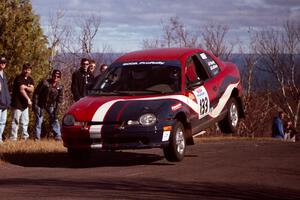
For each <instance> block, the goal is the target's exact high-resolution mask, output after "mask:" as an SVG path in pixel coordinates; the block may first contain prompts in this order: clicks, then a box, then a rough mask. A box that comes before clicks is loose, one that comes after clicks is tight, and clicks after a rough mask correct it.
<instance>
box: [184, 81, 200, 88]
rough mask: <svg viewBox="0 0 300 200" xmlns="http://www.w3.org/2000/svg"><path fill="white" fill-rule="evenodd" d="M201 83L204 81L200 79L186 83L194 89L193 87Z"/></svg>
mask: <svg viewBox="0 0 300 200" xmlns="http://www.w3.org/2000/svg"><path fill="white" fill-rule="evenodd" d="M203 84H204V81H202V80H197V81H192V82H189V83H188V84H187V88H188V89H194V88H195V87H199V86H201V85H203Z"/></svg>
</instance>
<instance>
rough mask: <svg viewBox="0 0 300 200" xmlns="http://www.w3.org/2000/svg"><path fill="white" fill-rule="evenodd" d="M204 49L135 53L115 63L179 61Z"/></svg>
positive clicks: (175, 49) (128, 54)
mask: <svg viewBox="0 0 300 200" xmlns="http://www.w3.org/2000/svg"><path fill="white" fill-rule="evenodd" d="M199 51H203V50H202V49H196V48H160V49H146V50H141V51H133V52H130V53H127V54H125V55H123V56H121V57H119V58H118V59H117V60H116V61H115V62H128V61H139V60H178V59H180V57H182V56H183V55H185V54H193V53H196V52H199Z"/></svg>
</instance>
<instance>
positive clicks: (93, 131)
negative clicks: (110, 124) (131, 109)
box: [89, 99, 123, 139]
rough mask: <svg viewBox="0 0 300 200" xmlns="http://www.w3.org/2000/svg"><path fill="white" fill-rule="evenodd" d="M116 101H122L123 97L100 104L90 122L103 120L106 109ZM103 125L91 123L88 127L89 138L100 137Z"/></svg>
mask: <svg viewBox="0 0 300 200" xmlns="http://www.w3.org/2000/svg"><path fill="white" fill-rule="evenodd" d="M118 101H123V99H117V100H113V101H109V102H106V103H104V104H103V105H102V106H100V107H99V108H98V109H97V110H96V112H95V114H94V116H93V119H92V122H103V120H104V117H105V115H106V113H107V112H108V110H109V109H110V108H111V106H112V105H113V104H114V103H116V102H118ZM102 127H103V125H92V126H91V127H90V130H89V131H90V138H91V139H100V138H101V129H102Z"/></svg>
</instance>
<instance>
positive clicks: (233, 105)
mask: <svg viewBox="0 0 300 200" xmlns="http://www.w3.org/2000/svg"><path fill="white" fill-rule="evenodd" d="M227 105H228V111H227V114H226V116H225V118H224V119H223V120H221V121H220V122H219V127H220V129H221V131H222V132H223V133H236V131H237V125H238V122H239V107H238V104H237V101H236V99H235V98H233V97H232V98H230V99H229V101H228V103H227Z"/></svg>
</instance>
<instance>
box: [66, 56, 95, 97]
mask: <svg viewBox="0 0 300 200" xmlns="http://www.w3.org/2000/svg"><path fill="white" fill-rule="evenodd" d="M80 64H81V67H80V68H79V69H78V70H77V71H75V72H74V73H73V74H72V83H71V91H72V94H73V99H74V101H78V100H79V99H81V98H82V97H85V96H86V95H87V92H88V89H89V87H90V86H91V85H92V84H93V80H94V76H93V74H91V73H90V72H89V70H88V67H89V64H90V63H89V60H88V59H87V58H82V59H81V63H80Z"/></svg>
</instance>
